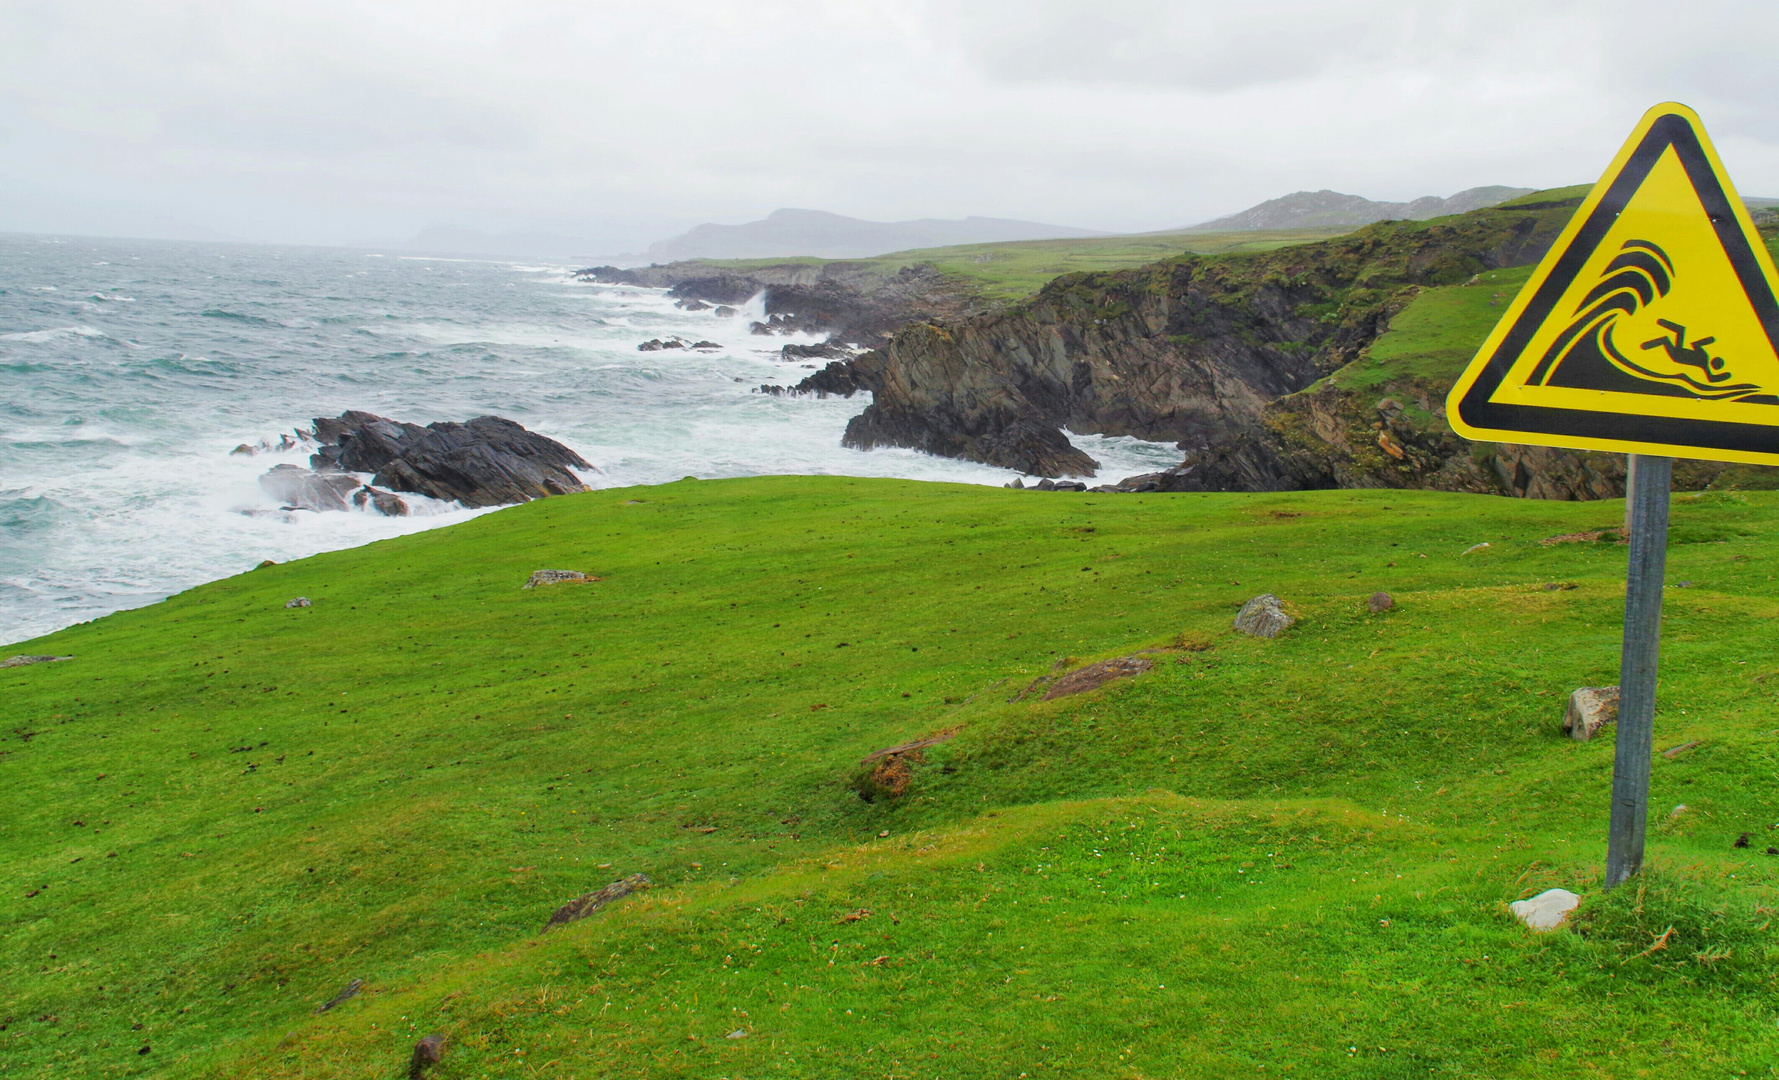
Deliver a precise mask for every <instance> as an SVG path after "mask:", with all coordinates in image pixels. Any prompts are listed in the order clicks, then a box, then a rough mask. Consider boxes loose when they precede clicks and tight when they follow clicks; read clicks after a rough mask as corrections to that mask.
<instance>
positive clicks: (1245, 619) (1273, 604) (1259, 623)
mask: <svg viewBox="0 0 1779 1080" xmlns="http://www.w3.org/2000/svg"><path fill="white" fill-rule="evenodd" d="M1296 621H1297V620H1296V619H1293V618H1292V617H1291V616H1289V615H1287V614H1285V605H1284V603H1283V602H1281V601H1280V600H1279V598H1278V597H1276V596H1274V595H1273V594H1272V593H1261V594H1260V595H1259V596H1256V597H1255V598H1254V599H1252V600H1250V601H1248V602H1247V603H1245V604H1243V605H1242V610H1241V611H1239V612H1237V613H1236V616H1235V628H1236V629H1237V630H1240V631H1241V632H1242V633H1244V634H1251V635H1253V636H1254V637H1258V638H1276V637H1278V636H1279V635H1280V634H1282V633H1284V632H1285V631H1286V630H1288V629H1290V628H1291V624H1292V623H1294V622H1296Z"/></svg>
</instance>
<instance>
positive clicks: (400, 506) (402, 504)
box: [352, 484, 408, 517]
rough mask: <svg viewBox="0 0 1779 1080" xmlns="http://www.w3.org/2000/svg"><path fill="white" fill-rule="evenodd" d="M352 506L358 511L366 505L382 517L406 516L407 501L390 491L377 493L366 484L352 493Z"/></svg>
mask: <svg viewBox="0 0 1779 1080" xmlns="http://www.w3.org/2000/svg"><path fill="white" fill-rule="evenodd" d="M352 505H353V506H356V507H358V508H359V509H360V510H362V509H364V508H365V507H366V506H367V505H368V506H370V507H371V508H372V509H374V510H376V511H377V513H379V514H382V515H383V516H384V517H407V516H408V504H407V501H406V500H404V499H403V498H402V497H401V496H400V495H397V494H395V493H394V492H392V491H378V490H377V489H376V488H374V487H371V486H369V485H368V484H367V485H366V486H364V487H361V488H359V489H358V490H357V491H355V492H353V493H352Z"/></svg>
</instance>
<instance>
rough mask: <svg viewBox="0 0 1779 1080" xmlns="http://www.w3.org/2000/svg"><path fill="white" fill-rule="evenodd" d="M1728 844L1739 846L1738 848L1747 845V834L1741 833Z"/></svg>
mask: <svg viewBox="0 0 1779 1080" xmlns="http://www.w3.org/2000/svg"><path fill="white" fill-rule="evenodd" d="M1730 846H1731V847H1739V848H1744V847H1747V846H1748V834H1747V833H1743V834H1742V835H1741V836H1738V837H1736V842H1735V843H1733V844H1731V845H1730Z"/></svg>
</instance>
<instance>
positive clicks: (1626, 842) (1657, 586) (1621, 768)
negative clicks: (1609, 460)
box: [1606, 454, 1674, 889]
mask: <svg viewBox="0 0 1779 1080" xmlns="http://www.w3.org/2000/svg"><path fill="white" fill-rule="evenodd" d="M1631 462H1632V473H1631V475H1632V476H1634V477H1636V482H1635V484H1634V486H1633V490H1632V492H1631V494H1630V499H1629V501H1630V516H1631V560H1630V566H1629V567H1628V568H1627V569H1626V571H1625V637H1624V651H1623V653H1622V655H1621V657H1620V660H1619V672H1618V687H1619V690H1618V695H1619V696H1618V740H1617V751H1616V754H1615V756H1614V757H1613V762H1612V825H1611V828H1610V831H1609V833H1608V834H1607V840H1606V887H1607V888H1609V889H1610V888H1612V887H1613V886H1614V885H1617V884H1619V883H1620V882H1622V881H1624V880H1625V879H1626V878H1628V877H1630V876H1632V875H1633V874H1635V873H1636V872H1637V871H1638V870H1639V869H1641V868H1642V866H1643V833H1644V828H1645V826H1647V824H1648V822H1649V758H1650V749H1651V746H1652V744H1653V743H1654V741H1655V676H1656V659H1657V649H1658V648H1659V645H1660V641H1661V629H1662V574H1663V570H1664V569H1665V564H1666V562H1667V557H1668V488H1669V485H1670V483H1671V482H1672V480H1673V476H1674V459H1673V458H1665V457H1645V456H1643V455H1641V454H1636V455H1633V456H1632V457H1631Z"/></svg>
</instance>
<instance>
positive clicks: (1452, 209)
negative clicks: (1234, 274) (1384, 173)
mask: <svg viewBox="0 0 1779 1080" xmlns="http://www.w3.org/2000/svg"><path fill="white" fill-rule="evenodd" d="M1533 190H1534V189H1533V188H1516V187H1503V186H1501V185H1499V184H1496V185H1493V186H1490V187H1474V188H1469V189H1467V190H1464V191H1460V192H1458V193H1457V194H1456V195H1453V196H1451V197H1450V198H1447V199H1442V198H1440V197H1439V196H1437V195H1424V196H1422V197H1421V198H1419V199H1415V200H1413V201H1412V202H1377V201H1375V200H1372V199H1367V198H1364V197H1363V196H1360V195H1343V194H1341V193H1340V192H1338V191H1329V190H1327V189H1323V190H1321V191H1298V192H1294V193H1292V194H1290V195H1284V196H1281V197H1279V198H1277V199H1268V200H1267V201H1265V202H1263V203H1261V204H1260V205H1259V206H1251V207H1249V208H1248V209H1246V210H1243V211H1242V212H1241V213H1239V214H1231V215H1229V216H1228V217H1221V218H1218V219H1217V220H1215V221H1207V222H1205V223H1204V224H1202V225H1194V226H1192V227H1191V228H1189V229H1186V230H1183V231H1185V232H1256V231H1258V230H1261V229H1307V228H1316V227H1321V226H1329V225H1351V226H1353V227H1354V228H1358V227H1359V226H1361V225H1370V224H1371V223H1372V222H1374V221H1425V220H1427V219H1428V218H1436V217H1445V216H1446V215H1447V214H1465V213H1469V212H1470V211H1472V210H1482V209H1484V208H1486V207H1490V206H1496V205H1499V204H1501V203H1504V202H1506V201H1507V200H1509V199H1517V198H1519V197H1520V196H1521V195H1530V194H1532V192H1533Z"/></svg>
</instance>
